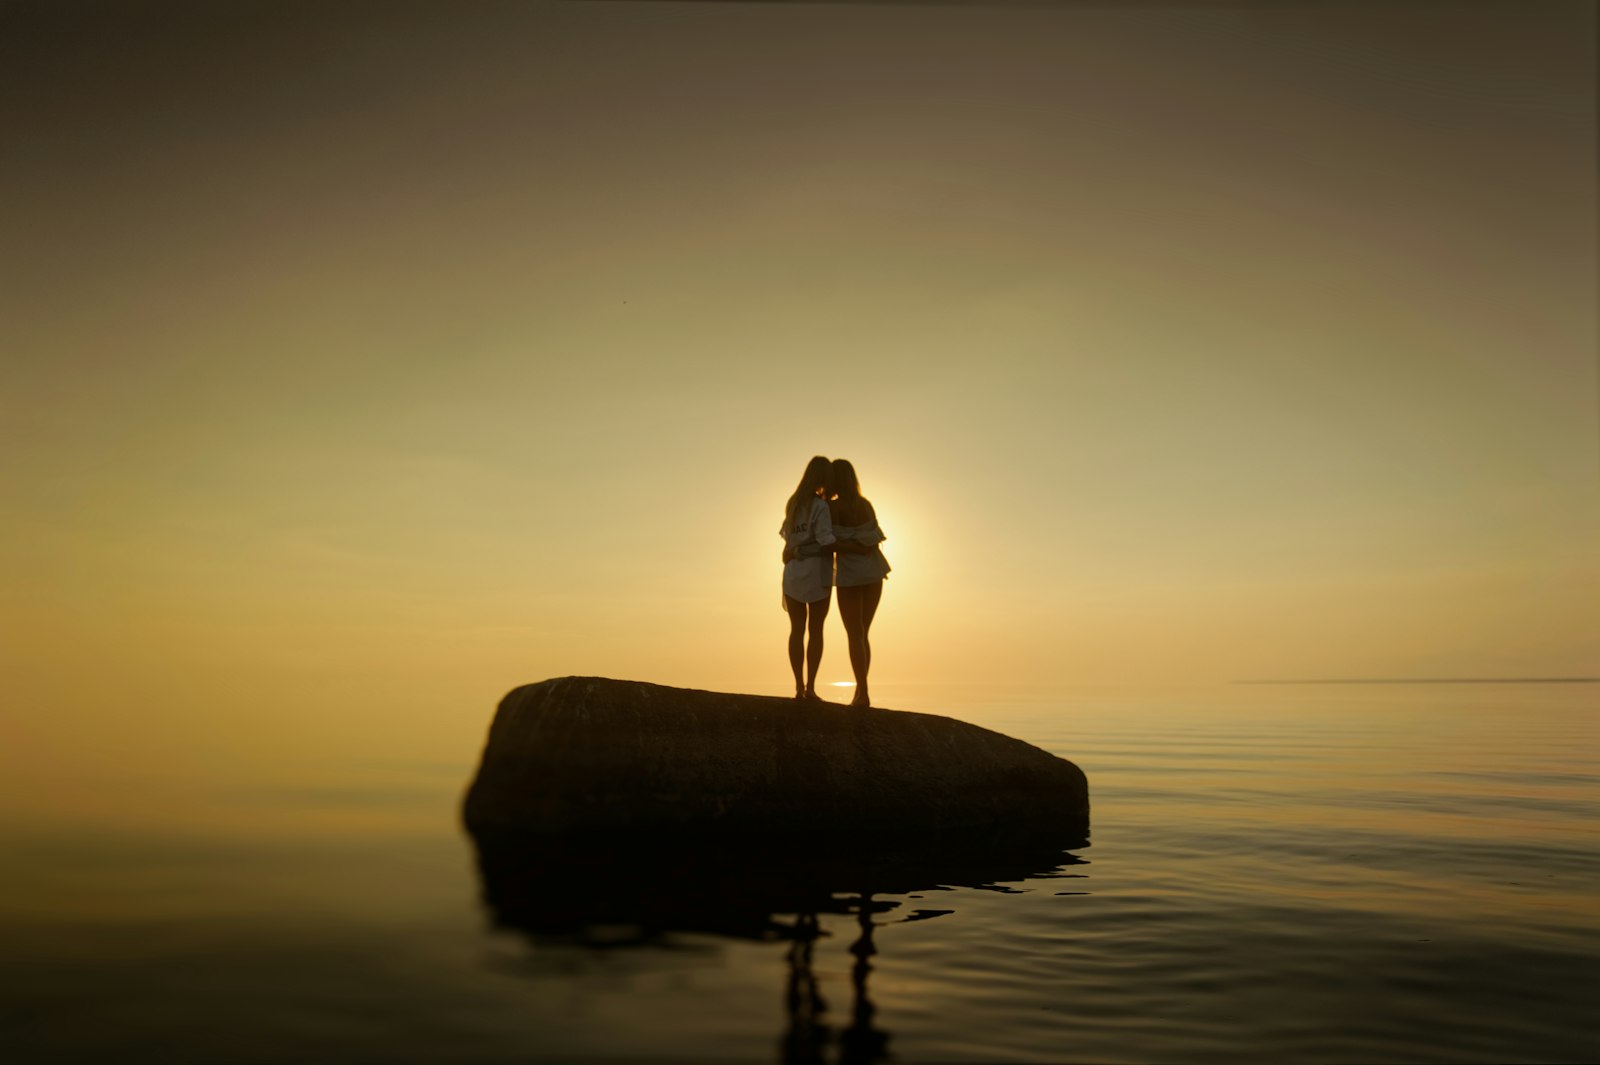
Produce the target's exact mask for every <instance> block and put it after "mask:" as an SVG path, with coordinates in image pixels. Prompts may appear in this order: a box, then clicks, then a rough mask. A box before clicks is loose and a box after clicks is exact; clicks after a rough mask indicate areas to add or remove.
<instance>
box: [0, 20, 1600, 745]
mask: <svg viewBox="0 0 1600 1065" xmlns="http://www.w3.org/2000/svg"><path fill="white" fill-rule="evenodd" d="M325 8H326V10H325ZM1594 24H1595V9H1594V6H1593V5H1592V4H1589V3H1539V4H1527V5H1506V4H1484V5H1477V4H1471V3H1462V4H1451V5H1426V4H1415V5H1413V4H1406V3H1397V4H1387V5H1367V4H1320V3H1319V4H1308V5H1287V6H1273V5H1228V6H1223V5H1218V6H1217V7H1215V8H1208V7H1204V6H1199V5H1196V6H1190V7H1160V6H1152V5H1144V4H1136V5H1132V6H1129V7H1123V8H1112V9H1106V8H1105V7H1096V6H1093V5H1063V6H1060V7H1038V6H1033V7H1029V6H1022V7H994V6H984V7H981V8H980V7H978V6H975V5H974V6H960V5H957V6H951V5H931V6H922V5H911V4H869V5H861V6H842V5H813V4H742V3H711V4H692V3H639V4H635V3H623V2H614V3H609V2H591V3H547V4H538V3H530V4H503V5H494V4H468V5H437V4H416V5H405V4H375V5H360V4H350V3H339V4H331V5H320V6H319V5H302V6H297V5H270V4H264V5H253V6H252V5H223V6H221V7H219V8H218V9H217V10H214V11H208V10H207V9H204V8H200V7H196V6H194V5H186V6H167V7H164V6H163V5H161V4H151V5H144V6H143V7H142V8H140V9H139V10H137V11H127V10H122V9H119V8H114V7H112V6H109V5H108V6H106V7H104V8H94V7H81V6H71V7H68V8H66V9H62V8H60V7H57V6H54V5H48V4H24V5H9V6H7V8H6V9H5V12H4V14H0V42H3V43H0V89H3V90H4V91H3V92H0V118H3V122H4V128H5V129H6V131H7V132H6V134H5V136H4V137H0V226H3V233H4V238H3V242H0V352H3V357H4V364H5V372H4V377H3V380H0V444H3V447H0V471H3V477H4V483H5V491H4V493H3V495H0V550H3V559H4V568H5V583H6V594H5V595H4V597H3V601H0V638H3V642H4V647H3V650H0V655H3V656H4V657H3V659H0V666H3V668H4V670H5V672H6V674H7V680H6V685H7V688H8V689H9V691H10V692H11V693H12V694H13V695H14V696H16V697H17V700H16V701H15V702H14V703H13V705H14V706H24V707H26V708H28V710H29V711H33V713H32V714H31V715H30V714H28V713H27V712H26V711H25V712H24V713H23V714H21V715H17V716H16V717H14V718H13V723H12V725H11V726H10V727H11V728H12V729H14V730H21V731H22V732H27V733H28V734H29V735H34V736H35V737H37V736H56V735H58V734H62V730H66V729H68V728H69V726H68V725H65V724H63V722H64V721H70V722H73V723H74V724H73V725H72V726H71V727H72V728H88V727H89V726H90V725H103V726H104V727H105V728H106V729H109V730H110V732H109V733H107V735H116V736H121V739H118V740H116V741H115V742H117V743H120V742H133V737H134V735H135V732H136V731H137V730H136V729H135V728H134V726H133V725H131V724H126V722H127V721H128V720H129V713H130V710H129V708H139V707H142V708H146V710H147V711H148V712H150V713H170V714H172V715H174V716H175V720H182V721H184V722H185V723H186V727H187V726H193V727H194V728H198V729H202V730H204V729H212V730H226V729H230V728H243V727H245V726H244V725H242V724H240V722H250V721H254V722H256V723H257V725H258V726H259V732H260V734H261V735H262V736H269V735H271V734H272V732H271V728H270V725H269V723H270V721H271V720H273V718H274V716H275V715H278V714H282V713H300V714H305V715H310V716H314V717H316V718H317V719H318V720H319V721H320V722H321V724H319V726H318V727H322V728H327V729H337V728H339V727H342V726H340V725H338V724H337V721H338V720H339V718H340V715H341V713H344V712H345V711H344V710H341V709H339V708H341V707H344V708H347V709H348V713H349V714H351V715H354V717H353V718H352V720H357V719H359V721H360V722H370V721H372V720H375V718H374V716H373V715H375V714H377V713H378V710H377V709H373V708H375V707H380V706H382V705H385V703H387V705H388V706H389V707H390V708H391V710H392V708H393V707H394V706H396V705H400V704H403V705H405V706H415V707H416V710H415V713H416V714H417V715H418V716H419V717H421V716H426V715H427V714H431V713H437V707H438V706H440V705H443V704H445V703H448V704H449V705H451V706H455V707H460V708H462V709H461V711H460V712H461V713H463V714H465V715H467V716H468V717H470V718H471V720H472V721H473V722H474V726H473V727H474V728H477V727H478V726H479V725H480V724H481V720H480V719H483V718H485V716H486V714H487V708H488V706H490V705H492V702H493V700H494V699H495V698H496V697H498V695H499V694H501V693H502V692H503V691H504V690H506V689H508V688H510V687H511V686H513V685H515V684H517V683H520V682H524V681H530V680H537V679H542V678H544V677H548V676H559V675H565V674H574V673H578V674H585V673H593V674H603V675H609V676H618V677H630V678H636V679H646V680H656V681H660V682H664V683H671V684H680V685H686V686H694V687H708V688H717V689H738V690H752V691H764V692H771V693H775V694H781V693H784V692H786V691H787V689H788V686H789V683H790V681H789V676H788V670H787V664H786V661H785V658H784V651H783V642H784V636H785V633H786V622H785V618H784V616H783V614H782V613H781V611H780V610H779V607H778V586H779V573H780V564H779V551H780V548H781V542H780V540H779V538H778V536H777V535H776V528H777V525H778V522H779V518H780V515H781V508H782V504H783V501H784V498H785V497H786V496H787V494H788V493H789V491H790V490H792V488H793V486H794V483H795V481H796V480H797V479H798V477H799V475H800V472H801V470H802V468H803V466H804V464H805V462H806V460H807V459H808V458H809V457H810V456H811V455H812V454H816V453H821V454H826V455H829V456H842V457H846V458H849V459H851V460H852V461H853V462H854V463H855V465H856V467H857V468H858V470H859V471H860V474H861V477H862V487H863V489H864V491H865V492H866V494H867V495H868V496H869V497H870V498H871V499H873V500H874V502H875V503H876V505H877V509H878V511H879V514H880V517H881V519H882V523H883V525H884V527H885V529H886V531H887V532H888V534H889V537H890V539H889V541H888V543H887V544H886V545H885V550H886V553H887V554H888V556H889V558H890V560H891V561H892V563H893V564H894V567H895V570H894V574H893V576H892V577H891V578H890V581H889V583H888V586H887V590H886V593H885V597H884V603H883V607H882V610H881V612H880V614H879V622H878V624H877V626H876V627H875V628H874V646H875V649H876V655H875V661H874V688H875V690H878V691H880V692H882V691H885V690H888V689H889V688H890V687H891V686H892V685H894V684H896V683H910V682H918V683H934V684H937V683H946V682H947V683H951V684H956V683H961V684H971V683H985V682H990V681H995V680H1005V681H1007V682H1012V683H1020V684H1051V683H1061V682H1086V681H1096V682H1098V681H1108V682H1122V681H1129V682H1147V681H1168V680H1172V681H1177V680H1184V681H1188V680H1201V681H1209V680H1230V679H1240V678H1251V677H1284V676H1301V677H1305V676H1316V677H1327V676H1369V677H1370V676H1533V675H1580V674H1582V675H1594V674H1596V673H1597V672H1600V606H1597V604H1600V562H1597V552H1596V544H1597V543H1600V431H1597V419H1600V416H1597V397H1600V384H1597V373H1596V301H1595V289H1596V270H1595V255H1596V223H1595V214H1596V212H1595V193H1594V189H1595V180H1596V173H1595V169H1596V168H1595V160H1596V145H1595V135H1594V121H1595V91H1594V88H1595V55H1594V29H1595V25H1594ZM829 633H830V639H831V640H832V643H831V644H830V651H829V655H828V658H827V659H826V660H825V664H824V673H825V679H838V680H844V679H847V678H848V676H849V672H848V663H847V660H846V658H845V654H844V641H843V633H842V629H840V628H839V626H838V623H837V622H834V621H831V622H830V629H829ZM408 700H409V701H408ZM8 701H10V700H8ZM286 707H287V708H292V709H286ZM151 708H155V709H151ZM395 720H398V721H401V722H402V723H403V721H404V720H408V719H405V718H404V717H403V715H401V717H399V718H396V719H395ZM119 722H120V723H121V724H119ZM330 722H331V723H330ZM349 727H350V728H351V729H356V727H357V726H356V725H355V724H351V725H350V726H349ZM118 729H122V730H123V732H124V733H125V735H124V734H123V733H119V732H118V731H117V730H118ZM41 742H42V741H41ZM104 742H105V743H107V744H108V745H112V746H114V743H113V740H111V739H107V740H105V741H104ZM144 742H148V743H156V742H159V741H158V740H153V739H152V740H146V741H144Z"/></svg>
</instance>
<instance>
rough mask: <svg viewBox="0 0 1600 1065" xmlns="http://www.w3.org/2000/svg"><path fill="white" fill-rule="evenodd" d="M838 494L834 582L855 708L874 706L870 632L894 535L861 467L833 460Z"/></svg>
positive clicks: (834, 506) (834, 510) (834, 511)
mask: <svg viewBox="0 0 1600 1065" xmlns="http://www.w3.org/2000/svg"><path fill="white" fill-rule="evenodd" d="M833 490H834V492H835V493H836V498H835V499H834V500H833V502H832V503H830V504H829V508H830V510H831V513H832V518H833V523H832V530H831V531H832V533H833V536H834V541H835V542H834V545H833V550H834V559H835V563H836V567H837V569H836V575H835V577H834V583H836V584H837V585H838V586H839V616H840V618H842V619H843V621H844V634H845V638H846V639H847V640H848V641H849V643H850V669H851V671H852V672H854V673H855V675H856V697H855V698H854V699H851V700H850V705H851V706H871V705H872V696H871V695H870V694H869V693H868V692H867V670H868V669H870V668H871V667H872V644H870V643H868V642H867V632H868V630H870V629H871V628H872V618H873V616H874V615H875V614H877V612H878V601H879V600H880V599H882V598H883V580H884V578H885V577H887V576H888V575H889V560H888V559H886V558H884V557H883V550H882V549H881V548H880V547H879V546H878V545H879V544H881V543H883V542H884V541H885V540H886V539H888V537H886V536H884V535H883V530H882V529H880V528H879V527H878V514H877V512H876V511H874V510H873V509H872V503H871V502H870V501H868V500H867V499H866V497H864V496H863V495H862V494H861V482H860V481H858V480H857V479H856V468H855V467H854V466H852V465H850V463H849V462H847V461H845V460H844V459H834V460H833Z"/></svg>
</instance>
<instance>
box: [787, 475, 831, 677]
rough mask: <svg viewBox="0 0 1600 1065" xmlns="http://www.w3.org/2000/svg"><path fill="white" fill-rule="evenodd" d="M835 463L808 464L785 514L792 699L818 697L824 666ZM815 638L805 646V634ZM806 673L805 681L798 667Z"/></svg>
mask: <svg viewBox="0 0 1600 1065" xmlns="http://www.w3.org/2000/svg"><path fill="white" fill-rule="evenodd" d="M832 472H833V465H832V463H830V462H829V461H828V460H827V459H825V458H823V457H822V456H821V455H818V456H816V457H815V458H813V459H812V460H811V461H810V462H808V463H807V464H806V472H805V476H803V477H801V478H800V485H799V487H797V488H796V489H795V490H794V495H792V496H790V497H789V502H788V505H787V506H785V507H784V511H783V527H782V528H781V529H779V530H778V532H779V534H780V535H782V536H783V608H784V609H785V610H787V611H788V612H789V666H790V668H791V669H793V670H794V697H795V698H796V699H816V698H818V695H817V669H818V668H819V667H820V666H821V665H822V623H823V622H824V621H826V620H827V619H828V606H829V604H830V603H831V602H832V598H833V553H832V551H830V550H829V549H830V548H831V547H832V546H833V539H834V537H833V522H832V520H831V516H830V515H829V513H828V499H829V497H830V496H832V495H833V486H832V483H831V480H830V478H831V476H832ZM808 633H809V635H810V637H811V642H810V645H809V646H807V645H806V642H805V641H806V636H807V634H808ZM802 660H804V662H805V665H806V672H805V677H804V680H802V679H801V674H800V663H801V661H802Z"/></svg>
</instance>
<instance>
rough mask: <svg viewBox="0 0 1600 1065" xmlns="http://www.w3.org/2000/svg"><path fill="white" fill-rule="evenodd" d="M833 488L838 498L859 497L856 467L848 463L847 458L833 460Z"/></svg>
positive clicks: (851, 499)
mask: <svg viewBox="0 0 1600 1065" xmlns="http://www.w3.org/2000/svg"><path fill="white" fill-rule="evenodd" d="M833 490H834V492H836V493H837V494H838V496H839V498H840V500H849V501H854V500H857V499H860V498H861V481H860V480H859V479H857V477H856V468H855V467H854V466H852V465H850V462H849V460H848V459H834V460H833Z"/></svg>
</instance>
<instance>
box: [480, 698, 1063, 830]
mask: <svg viewBox="0 0 1600 1065" xmlns="http://www.w3.org/2000/svg"><path fill="white" fill-rule="evenodd" d="M1088 810H1089V792H1088V785H1087V782H1086V781H1085V779H1084V775H1083V772H1082V771H1081V770H1080V769H1079V768H1078V767H1077V766H1075V765H1073V764H1072V763H1071V762H1068V761H1066V760H1065V759H1062V758H1057V757H1056V756H1054V755H1052V754H1048V753H1046V752H1045V751H1042V750H1040V749H1038V748H1037V747H1033V746H1031V745H1029V744H1027V743H1023V742H1022V741H1021V740H1015V739H1012V738H1010V737H1008V736H1002V735H1001V734H999V733H998V732H991V731H989V730H988V729H983V728H979V727H977V726H976V725H969V724H966V723H965V722H961V721H955V720H952V719H950V718H945V717H936V716H933V715H931V714H914V713H904V712H901V711H895V710H877V709H870V710H859V709H852V708H850V707H847V706H841V705H838V704H834V703H823V702H803V701H796V700H793V699H776V698H771V697H766V696H756V695H728V694H722V693H718V692H703V691H692V690H688V689H682V688H665V687H661V686H659V685H655V684H642V683H638V682H631V681H616V680H605V679H601V678H595V677H565V678H562V679H559V680H547V681H544V682H543V683H541V684H532V685H528V686H526V687H522V688H518V689H517V690H515V691H513V692H512V693H511V694H510V695H508V696H506V698H505V699H504V700H503V701H502V702H501V704H500V709H499V712H498V713H497V714H496V715H495V719H494V724H493V726H492V727H491V729H490V731H489V742H488V746H487V747H486V748H485V750H484V753H483V761H482V764H481V765H480V766H479V768H478V775H477V779H475V780H474V781H473V783H472V787H471V790H470V791H469V792H468V794H467V799H466V806H465V810H464V815H465V819H466V822H467V825H468V826H469V827H470V828H472V829H473V830H474V831H478V832H481V831H486V830H491V829H523V830H533V831H538V832H555V833H564V832H571V831H589V830H608V831H609V830H647V831H648V830H656V829H667V828H671V829H695V830H700V829H707V830H716V831H719V832H733V833H751V832H754V833H760V834H763V835H766V834H784V835H788V834H796V833H798V834H803V835H817V836H824V835H826V836H835V835H839V834H851V835H856V834H862V835H875V834H878V833H882V832H895V833H905V832H908V831H911V832H918V833H921V832H949V831H963V832H964V831H984V832H987V831H992V830H1005V831H1031V830H1037V829H1044V830H1054V831H1059V830H1060V829H1061V828H1062V827H1063V826H1067V825H1072V824H1076V823H1083V822H1086V821H1087V818H1088Z"/></svg>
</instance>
